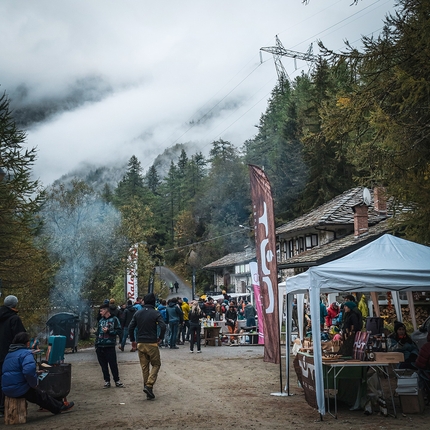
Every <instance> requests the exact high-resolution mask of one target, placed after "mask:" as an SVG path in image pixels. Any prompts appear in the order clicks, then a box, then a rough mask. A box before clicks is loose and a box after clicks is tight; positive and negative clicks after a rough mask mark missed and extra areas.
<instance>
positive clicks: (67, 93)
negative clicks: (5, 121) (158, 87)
mask: <svg viewBox="0 0 430 430" xmlns="http://www.w3.org/2000/svg"><path fill="white" fill-rule="evenodd" d="M112 92H113V88H112V86H111V85H110V84H109V83H108V82H107V81H106V80H105V79H104V78H103V77H102V76H96V75H88V76H86V77H84V78H78V79H75V80H74V81H72V82H70V84H69V85H67V86H66V87H65V88H64V89H63V91H58V92H56V93H55V95H48V94H47V95H44V96H42V97H38V96H36V95H35V93H37V89H36V88H32V87H31V86H29V85H28V84H25V83H23V84H20V85H18V86H17V87H15V88H12V89H8V94H9V97H10V106H11V109H12V111H13V117H14V119H15V121H16V124H17V126H18V127H20V128H31V127H32V126H33V125H35V124H37V123H42V122H45V121H48V120H49V119H50V118H52V117H54V116H55V115H57V114H60V113H63V112H68V111H73V110H74V109H76V108H78V107H80V106H82V105H84V104H85V103H89V102H90V103H94V102H99V101H101V100H103V99H104V98H105V97H106V96H108V95H109V94H112Z"/></svg>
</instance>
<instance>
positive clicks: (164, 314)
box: [158, 308, 167, 321]
mask: <svg viewBox="0 0 430 430" xmlns="http://www.w3.org/2000/svg"><path fill="white" fill-rule="evenodd" d="M158 312H160V314H161V316H162V317H163V320H164V321H166V320H167V311H166V308H163V309H159V310H158Z"/></svg>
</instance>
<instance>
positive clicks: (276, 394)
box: [270, 393, 293, 397]
mask: <svg viewBox="0 0 430 430" xmlns="http://www.w3.org/2000/svg"><path fill="white" fill-rule="evenodd" d="M270 395H271V396H276V397H288V394H287V393H270ZM290 396H293V394H290Z"/></svg>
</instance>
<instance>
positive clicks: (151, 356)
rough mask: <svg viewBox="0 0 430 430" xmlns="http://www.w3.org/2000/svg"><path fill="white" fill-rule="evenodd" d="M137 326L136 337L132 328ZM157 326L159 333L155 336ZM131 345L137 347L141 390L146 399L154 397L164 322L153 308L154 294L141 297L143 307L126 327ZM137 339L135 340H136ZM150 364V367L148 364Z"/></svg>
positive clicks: (164, 330)
mask: <svg viewBox="0 0 430 430" xmlns="http://www.w3.org/2000/svg"><path fill="white" fill-rule="evenodd" d="M136 327H137V339H136V337H135V333H134V329H135V328H136ZM157 327H160V334H159V336H157ZM128 332H129V335H130V340H131V345H132V347H133V348H136V347H137V351H138V354H139V361H140V366H141V368H142V375H143V392H144V393H145V394H146V398H147V400H152V399H154V398H155V395H154V392H153V387H154V384H155V381H156V380H157V375H158V372H159V370H160V367H161V359H160V349H159V348H158V344H159V343H160V342H161V341H162V339H164V334H165V332H166V324H165V322H164V319H163V317H162V316H161V314H160V312H158V311H157V310H156V309H155V296H154V294H153V293H149V294H147V295H146V296H145V297H144V298H143V308H142V309H141V310H140V311H137V312H136V313H135V314H134V315H133V319H132V320H131V323H130V325H129V327H128ZM136 341H137V342H136ZM149 365H151V366H152V367H151V369H150V366H149Z"/></svg>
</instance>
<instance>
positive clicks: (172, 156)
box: [51, 143, 198, 193]
mask: <svg viewBox="0 0 430 430" xmlns="http://www.w3.org/2000/svg"><path fill="white" fill-rule="evenodd" d="M182 149H184V150H185V151H186V152H187V154H188V155H189V156H191V155H194V153H195V151H197V150H198V148H197V147H196V145H193V144H192V143H177V144H175V145H173V146H171V147H169V148H166V149H165V150H164V151H163V152H162V153H161V154H159V155H157V156H156V157H155V160H154V163H153V165H154V166H155V168H156V169H157V173H158V175H159V177H160V178H161V179H163V178H164V177H165V176H166V175H167V173H168V171H169V168H170V164H171V162H172V161H173V163H174V164H176V163H177V162H178V160H179V156H180V154H181V151H182ZM132 155H133V154H130V157H131V156H132ZM130 157H129V158H130ZM138 159H139V157H138ZM139 161H140V162H141V165H142V172H141V173H142V175H143V176H145V174H146V173H147V171H148V169H149V167H150V166H147V165H145V164H144V163H145V160H141V159H139ZM126 171H127V163H121V164H119V165H117V166H113V165H109V166H98V165H96V164H95V163H81V164H80V165H79V167H77V168H76V169H74V170H71V171H70V172H68V173H66V174H65V175H62V176H61V177H60V178H58V179H56V180H55V181H54V182H53V183H52V184H51V186H56V185H59V184H65V185H67V184H71V183H72V180H74V179H79V180H82V181H84V182H86V183H87V184H88V185H89V186H91V188H93V189H94V191H96V192H98V193H101V192H102V191H103V189H104V188H105V186H106V184H107V185H108V186H109V188H110V189H111V190H113V189H115V188H116V187H117V186H118V182H119V181H120V180H121V179H122V178H123V176H124V175H125V173H126Z"/></svg>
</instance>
